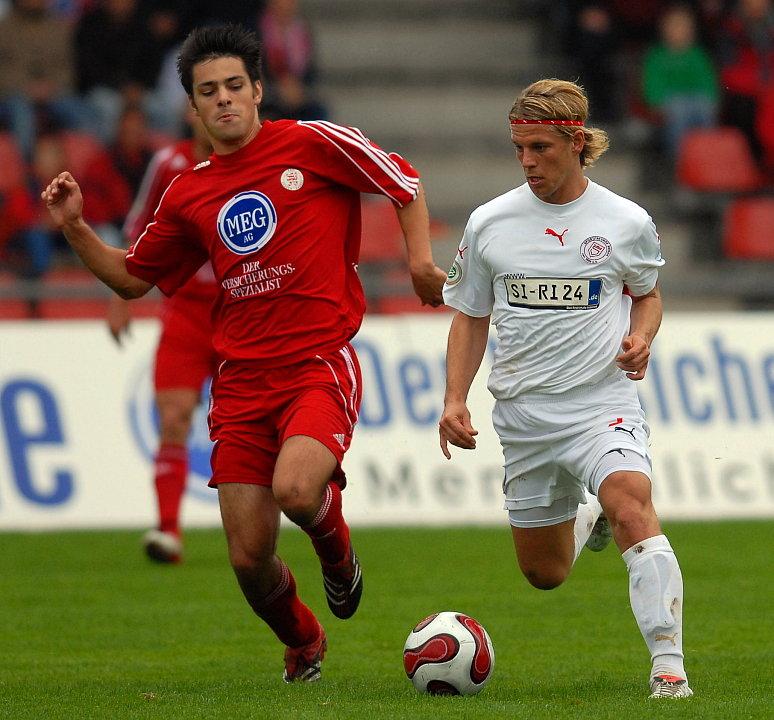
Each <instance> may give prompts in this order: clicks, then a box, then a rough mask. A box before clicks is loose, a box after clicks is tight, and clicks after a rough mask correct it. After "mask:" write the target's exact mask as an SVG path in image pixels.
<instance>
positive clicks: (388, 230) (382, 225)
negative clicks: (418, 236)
mask: <svg viewBox="0 0 774 720" xmlns="http://www.w3.org/2000/svg"><path fill="white" fill-rule="evenodd" d="M361 223H362V235H361V241H360V262H361V263H387V264H393V263H396V262H403V261H404V258H405V254H404V250H403V231H402V230H401V227H400V223H399V222H398V217H397V215H396V214H395V208H394V207H393V205H392V203H391V202H390V201H389V200H388V199H387V198H384V197H377V196H374V197H371V196H367V197H365V198H363V201H362V204H361Z"/></svg>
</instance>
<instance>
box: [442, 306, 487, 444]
mask: <svg viewBox="0 0 774 720" xmlns="http://www.w3.org/2000/svg"><path fill="white" fill-rule="evenodd" d="M488 339H489V316H488V315H487V316H486V317H482V318H478V317H471V316H470V315H465V313H462V312H457V313H456V314H455V315H454V319H453V320H452V324H451V328H450V329H449V341H448V345H447V348H446V394H445V396H444V401H443V402H444V408H443V414H442V415H441V420H440V422H439V423H438V427H439V433H440V436H441V451H442V452H443V454H444V455H445V456H446V458H447V459H449V458H451V453H450V452H449V447H448V444H447V443H451V444H452V445H455V446H456V447H459V448H464V449H466V450H474V449H475V447H476V438H475V436H476V435H478V431H477V430H476V429H475V428H474V427H473V425H472V424H471V419H470V412H469V411H468V407H467V404H466V403H467V398H468V391H469V390H470V386H471V384H472V383H473V378H474V377H475V376H476V373H477V372H478V368H479V367H480V366H481V360H482V359H483V358H484V352H485V351H486V344H487V341H488Z"/></svg>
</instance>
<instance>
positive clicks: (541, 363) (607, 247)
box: [443, 181, 664, 400]
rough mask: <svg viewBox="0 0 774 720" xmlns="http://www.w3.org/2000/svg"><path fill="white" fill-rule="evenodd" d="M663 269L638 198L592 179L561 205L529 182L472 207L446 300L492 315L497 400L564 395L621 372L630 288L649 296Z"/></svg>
mask: <svg viewBox="0 0 774 720" xmlns="http://www.w3.org/2000/svg"><path fill="white" fill-rule="evenodd" d="M663 264H664V261H663V259H662V258H661V249H660V245H659V239H658V234H657V233H656V227H655V225H654V224H653V221H652V220H651V218H650V216H649V215H648V214H647V212H645V210H643V209H642V208H641V207H639V206H638V205H636V204H635V203H633V202H631V201H630V200H626V199H625V198H622V197H620V196H619V195H616V194H615V193H612V192H610V190H607V189H606V188H604V187H602V186H601V185H598V184H596V183H594V182H591V181H589V183H588V187H587V188H586V190H585V192H584V193H583V195H581V196H580V197H579V198H577V199H576V200H573V201H572V202H569V203H566V204H564V205H555V204H551V203H546V202H543V201H542V200H540V199H539V198H538V197H536V196H535V194H534V193H533V192H532V190H530V188H529V186H528V185H526V184H524V185H521V186H520V187H518V188H515V189H514V190H511V191H510V192H508V193H506V194H505V195H501V196H500V197H497V198H495V199H494V200H491V201H490V202H488V203H486V204H484V205H482V206H480V207H479V208H477V209H476V210H474V211H473V213H472V214H471V216H470V219H469V221H468V224H467V227H466V228H465V233H464V235H463V238H462V242H461V243H460V246H459V251H458V253H457V256H456V258H455V259H454V262H453V264H452V267H451V270H450V271H449V276H448V278H447V280H446V284H445V286H444V290H443V296H444V301H445V302H446V304H447V305H449V306H451V307H453V308H456V309H457V310H460V311H461V312H463V313H465V314H466V315H471V316H473V317H485V316H487V315H490V314H491V316H492V323H493V324H494V325H495V327H496V328H497V346H496V349H495V356H494V364H493V367H492V372H491V375H490V376H489V390H490V391H491V393H492V394H493V395H494V396H495V397H496V398H497V399H498V400H504V399H507V398H513V397H516V396H518V395H522V394H524V393H545V394H557V393H562V392H566V391H567V390H571V389H573V388H577V387H578V386H580V385H591V384H595V383H598V382H600V381H602V380H604V379H606V378H608V377H610V376H613V375H616V374H618V375H621V374H622V371H621V370H620V369H619V368H618V367H617V365H616V364H615V357H616V355H617V354H618V353H619V351H620V344H621V340H622V339H623V338H624V337H625V335H626V334H627V333H628V327H629V311H630V309H631V299H630V298H629V297H628V296H627V295H625V294H624V286H626V287H627V288H628V289H629V292H631V294H632V295H635V296H640V295H645V294H647V293H648V292H650V291H651V290H652V289H653V288H654V287H655V285H656V281H657V279H658V268H659V267H660V266H661V265H663Z"/></svg>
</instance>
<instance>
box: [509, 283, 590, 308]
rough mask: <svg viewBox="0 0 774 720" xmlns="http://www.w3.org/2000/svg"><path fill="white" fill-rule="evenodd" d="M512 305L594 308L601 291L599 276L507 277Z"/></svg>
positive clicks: (510, 303)
mask: <svg viewBox="0 0 774 720" xmlns="http://www.w3.org/2000/svg"><path fill="white" fill-rule="evenodd" d="M505 291H506V296H507V299H508V304H509V305H510V306H511V307H523V308H547V309H549V310H595V309H596V308H598V307H599V299H600V295H601V293H602V280H601V279H600V278H525V277H506V278H505Z"/></svg>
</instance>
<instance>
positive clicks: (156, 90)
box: [0, 0, 327, 279]
mask: <svg viewBox="0 0 774 720" xmlns="http://www.w3.org/2000/svg"><path fill="white" fill-rule="evenodd" d="M220 22H234V23H239V24H243V25H245V26H247V27H249V28H250V29H253V30H256V31H257V32H258V33H259V35H260V36H261V39H262V41H263V44H264V101H263V105H262V116H263V117H264V118H268V119H275V118H281V117H284V118H296V119H310V118H325V117H326V115H327V113H326V108H325V107H324V106H323V105H322V104H321V102H320V100H319V99H318V97H317V94H316V88H315V74H316V68H315V52H314V40H313V36H312V31H311V28H310V25H309V23H308V22H307V20H306V19H305V17H304V16H303V14H302V13H301V12H300V10H299V7H298V3H297V1H296V0H218V2H211V1H210V2H203V1H202V0H0V269H3V270H6V271H8V270H10V271H11V272H12V273H14V274H15V275H17V276H19V277H22V278H27V279H35V278H39V277H41V276H42V275H43V274H44V273H45V272H46V271H47V270H48V269H49V268H50V266H51V264H52V261H53V258H54V255H55V254H56V253H57V252H58V251H60V250H61V251H62V252H66V243H65V242H64V239H63V238H61V237H60V236H59V235H58V233H55V232H53V231H52V230H51V228H50V227H49V226H48V221H47V215H48V214H47V213H46V212H45V209H44V208H43V207H42V206H41V203H40V202H39V193H40V190H41V188H42V187H43V186H44V185H45V184H46V183H47V182H48V180H49V179H50V178H51V177H53V176H54V175H56V174H57V173H59V172H60V171H62V170H64V169H68V170H70V171H72V172H73V173H74V174H75V175H77V177H78V180H79V182H80V184H81V186H82V188H83V190H84V194H85V195H87V196H88V198H89V202H88V204H87V205H86V209H85V212H86V220H87V221H88V222H89V223H90V224H92V225H93V226H94V227H95V228H96V229H97V230H98V232H99V233H100V234H101V236H102V237H103V238H104V239H106V240H107V241H108V242H112V243H113V244H115V245H121V244H122V243H123V242H124V239H123V238H122V237H121V226H122V224H123V220H124V218H125V216H126V214H127V212H128V210H129V206H130V204H131V201H132V199H133V197H134V195H135V193H136V191H137V189H138V186H139V183H140V181H141V179H142V176H143V174H144V171H145V169H146V167H147V165H148V162H149V161H150V158H151V156H152V155H153V153H154V152H155V151H156V150H158V149H160V148H161V147H162V146H164V145H167V144H169V143H171V142H172V141H174V140H176V139H178V138H180V137H183V136H184V135H185V134H186V133H187V132H188V128H187V126H186V123H185V122H184V109H185V105H186V97H185V93H184V91H183V89H182V87H181V86H180V83H179V82H178V79H177V70H176V60H177V53H178V47H179V45H180V43H181V42H182V40H183V39H184V38H185V36H186V35H187V33H188V32H189V31H190V29H191V28H192V27H195V26H197V25H202V24H211V23H220Z"/></svg>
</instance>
